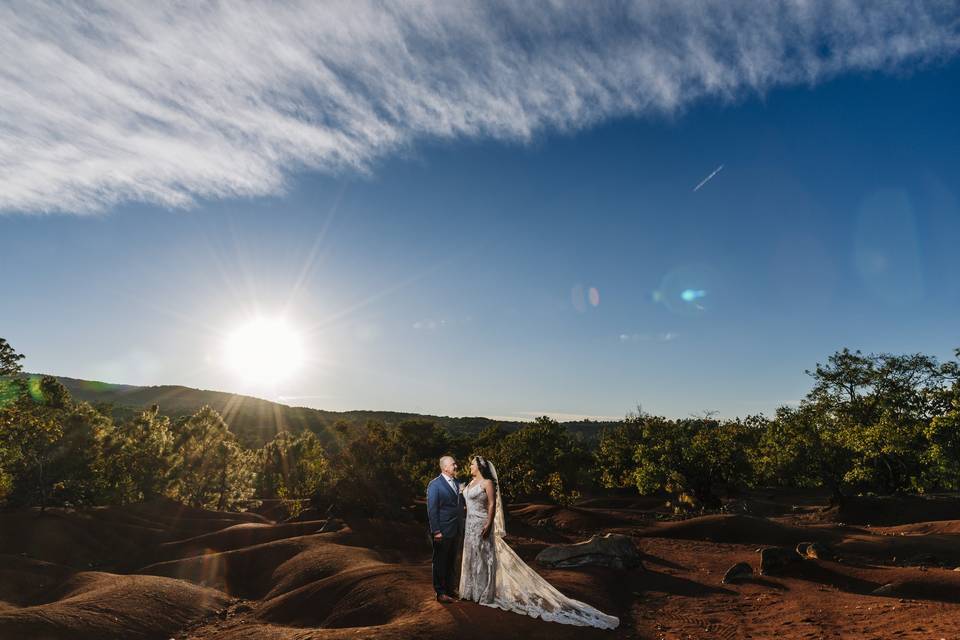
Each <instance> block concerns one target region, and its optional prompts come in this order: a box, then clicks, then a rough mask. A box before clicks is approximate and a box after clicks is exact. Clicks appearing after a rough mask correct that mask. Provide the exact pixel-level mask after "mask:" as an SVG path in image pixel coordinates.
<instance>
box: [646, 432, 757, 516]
mask: <svg viewBox="0 0 960 640" xmlns="http://www.w3.org/2000/svg"><path fill="white" fill-rule="evenodd" d="M759 421H760V420H759V419H756V418H754V419H750V420H747V421H740V420H735V421H730V422H724V423H720V422H718V421H716V420H712V419H686V420H667V419H665V418H657V417H649V416H648V417H645V418H644V419H643V420H642V423H641V425H642V426H641V428H640V429H639V440H638V442H637V444H636V448H635V449H634V462H635V463H636V469H635V471H634V480H635V482H636V485H637V489H638V491H640V493H644V494H649V493H653V492H655V491H659V490H661V489H666V490H667V491H669V492H672V493H677V494H691V495H692V496H693V497H694V498H695V499H696V500H697V501H699V502H700V503H701V504H703V505H704V506H707V507H716V506H719V497H718V495H717V491H718V490H719V489H721V488H729V487H743V486H748V485H749V484H750V481H751V480H752V473H751V472H752V468H751V465H750V458H751V450H752V449H753V448H754V447H755V446H756V442H757V440H758V438H759V435H760V429H759V428H758V425H757V423H758V422H759Z"/></svg>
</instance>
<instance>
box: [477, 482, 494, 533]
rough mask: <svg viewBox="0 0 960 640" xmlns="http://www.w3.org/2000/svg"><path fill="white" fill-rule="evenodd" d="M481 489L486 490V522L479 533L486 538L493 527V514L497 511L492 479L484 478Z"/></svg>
mask: <svg viewBox="0 0 960 640" xmlns="http://www.w3.org/2000/svg"><path fill="white" fill-rule="evenodd" d="M483 490H484V491H486V492H487V505H488V506H487V523H486V524H485V525H483V531H481V532H480V535H481V536H483V537H484V538H486V537H487V535H488V534H489V533H490V529H491V528H492V527H493V516H494V514H495V513H496V512H497V492H496V490H495V489H494V488H493V480H484V481H483Z"/></svg>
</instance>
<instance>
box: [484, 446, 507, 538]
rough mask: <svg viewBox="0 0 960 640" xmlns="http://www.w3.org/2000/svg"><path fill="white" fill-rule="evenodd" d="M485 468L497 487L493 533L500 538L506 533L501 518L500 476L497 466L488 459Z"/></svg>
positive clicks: (504, 523)
mask: <svg viewBox="0 0 960 640" xmlns="http://www.w3.org/2000/svg"><path fill="white" fill-rule="evenodd" d="M486 462H487V468H488V469H490V475H492V476H493V484H494V486H495V487H496V488H497V512H496V513H495V514H494V515H493V534H494V535H495V536H497V537H498V538H502V537H503V536H505V535H506V534H507V526H506V522H505V521H504V518H503V500H501V499H500V478H499V476H497V468H496V467H495V466H493V463H492V462H490V461H489V460H487V461H486Z"/></svg>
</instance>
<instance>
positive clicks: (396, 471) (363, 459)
mask: <svg viewBox="0 0 960 640" xmlns="http://www.w3.org/2000/svg"><path fill="white" fill-rule="evenodd" d="M341 431H342V432H343V433H344V434H346V433H347V431H348V429H347V428H344V429H342V430H341ZM357 431H358V432H359V433H357V434H356V435H355V436H354V437H353V438H351V439H346V438H345V437H344V438H342V440H341V447H340V450H339V452H338V453H337V454H336V455H335V456H334V457H333V458H332V459H331V461H330V483H329V484H327V485H325V486H323V487H322V488H321V490H320V491H318V492H317V494H315V496H314V499H313V502H314V504H315V505H316V506H317V507H318V508H324V507H326V506H328V505H331V504H333V505H334V506H335V508H336V509H337V510H338V511H343V512H357V513H363V514H366V515H373V516H380V517H403V516H404V514H405V513H406V511H405V510H404V509H405V507H407V506H408V505H410V504H412V503H413V501H414V498H415V497H416V496H418V495H420V491H419V488H418V486H417V484H415V483H414V482H412V481H411V474H410V473H409V472H408V471H406V470H405V469H403V466H402V460H403V459H404V453H405V446H404V443H403V442H401V440H400V437H399V432H398V431H397V429H396V428H392V427H388V426H387V425H385V424H383V423H382V422H376V421H370V422H368V423H367V424H366V425H365V426H364V427H362V428H360V429H358V430H357Z"/></svg>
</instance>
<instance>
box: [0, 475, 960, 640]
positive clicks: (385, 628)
mask: <svg viewBox="0 0 960 640" xmlns="http://www.w3.org/2000/svg"><path fill="white" fill-rule="evenodd" d="M825 502H826V501H825V500H823V499H822V497H821V496H816V495H811V494H797V493H793V494H791V493H786V492H778V493H772V494H757V495H753V496H749V497H747V498H744V499H741V500H738V501H736V502H733V503H731V504H730V505H729V507H730V509H731V510H732V511H735V512H736V513H725V514H719V515H709V516H703V517H698V518H690V519H686V520H671V519H669V518H666V517H665V510H664V509H663V508H662V506H661V505H662V500H659V499H648V498H638V497H616V496H609V497H600V498H593V499H590V500H585V501H583V502H582V503H580V504H579V505H577V507H574V508H563V507H557V506H550V505H542V504H517V505H511V507H510V516H509V522H508V530H509V531H510V532H511V534H510V536H509V537H508V542H510V544H511V545H512V546H513V547H514V548H515V549H517V551H518V553H520V555H521V556H522V557H524V558H525V559H526V560H527V561H528V562H530V563H531V565H532V566H534V567H536V568H537V570H538V571H540V572H541V573H542V574H543V575H544V576H545V577H546V578H547V579H548V580H550V581H551V582H552V583H553V584H554V585H556V586H557V588H559V589H560V590H561V591H563V592H564V593H566V594H568V595H570V596H573V597H575V598H577V599H579V600H583V601H585V602H588V603H590V604H592V605H594V606H596V607H597V608H599V609H601V610H602V611H604V612H607V613H611V614H613V615H616V616H619V617H620V620H621V625H620V628H619V629H617V630H615V631H600V630H584V629H582V628H577V627H570V626H565V625H558V624H554V623H547V622H543V621H540V620H536V619H532V618H527V617H524V616H520V615H517V614H512V613H507V612H504V611H500V610H497V609H490V608H487V607H481V606H479V605H475V604H472V603H464V602H458V603H455V604H452V605H441V604H439V603H437V602H436V601H435V600H434V599H433V593H432V588H431V580H430V558H429V552H430V548H429V543H428V540H427V537H426V534H425V526H424V525H423V524H422V523H418V522H411V523H394V522H385V521H379V520H371V519H362V518H350V517H347V518H345V521H344V522H340V523H337V524H339V525H341V526H342V528H340V529H339V530H337V531H328V532H321V529H322V528H323V526H324V524H325V522H324V521H320V520H314V521H310V520H307V521H301V522H289V523H282V522H281V523H277V522H274V521H273V520H268V519H267V517H264V516H263V515H257V514H252V513H247V514H225V513H214V512H207V511H202V510H196V509H186V508H183V507H180V506H178V505H176V504H173V503H170V502H155V503H151V504H146V505H134V506H129V507H124V508H99V509H88V510H82V511H67V510H47V511H46V512H43V513H41V512H39V511H33V510H28V511H8V512H4V513H0V551H2V554H0V639H3V640H5V639H7V638H11V639H13V638H17V639H20V638H44V639H48V638H49V639H58V638H64V639H67V638H70V639H75V638H79V639H86V638H89V639H91V640H92V639H94V638H96V639H98V640H99V639H111V638H116V639H120V638H124V639H126V638H135V639H140V638H142V639H148V638H156V639H157V640H166V639H167V638H177V639H188V638H198V639H199V638H202V639H206V640H228V639H229V640H234V639H240V638H249V639H251V640H252V639H254V638H256V639H263V638H279V639H282V640H288V639H289V640H293V639H297V640H306V639H311V638H317V639H320V638H397V639H401V638H403V639H407V638H421V637H430V638H437V639H442V638H458V639H460V638H483V639H484V640H489V639H490V638H514V637H518V638H549V639H550V640H564V639H566V638H570V639H573V638H611V639H612V638H778V639H783V640H789V639H793V638H935V639H936V638H958V637H960V571H954V568H956V567H958V566H960V500H957V499H953V498H940V499H933V500H930V499H924V500H920V499H857V500H853V501H851V502H849V503H848V504H845V505H844V506H843V507H842V508H833V509H826V508H825V507H822V506H821V505H825ZM261 513H263V514H266V515H268V516H271V517H273V518H278V517H280V516H281V515H282V514H281V512H280V511H279V510H278V509H277V508H276V505H266V506H265V507H264V508H263V509H262V510H261ZM757 514H760V515H757ZM331 524H333V523H331ZM603 531H614V532H618V533H623V534H626V535H629V536H632V537H633V538H634V540H635V542H636V545H637V547H638V549H639V551H640V552H641V555H642V557H643V561H644V568H643V569H638V570H633V571H626V570H615V569H605V568H581V569H565V570H547V569H543V568H541V567H537V565H536V564H535V563H534V562H533V558H534V557H535V556H536V554H537V553H538V552H539V551H540V550H541V549H543V548H544V547H545V546H547V545H548V544H552V543H557V542H568V541H570V542H573V541H579V540H582V539H584V538H586V537H588V536H589V535H590V534H591V533H596V532H603ZM805 541H806V542H810V541H817V542H821V543H824V544H826V545H828V546H829V547H830V548H831V549H832V550H833V551H834V553H835V554H836V556H837V559H836V560H818V559H810V560H804V561H801V562H797V563H795V564H793V565H791V566H790V567H788V568H787V569H786V570H784V572H783V573H782V574H780V575H773V576H760V575H756V574H755V575H754V576H753V577H751V578H747V579H745V580H743V581H742V582H740V583H737V584H721V578H722V576H723V574H724V572H725V571H726V570H727V569H728V568H729V567H730V566H731V565H733V564H734V563H736V562H739V561H746V562H749V563H750V564H751V565H753V567H754V568H755V569H756V568H758V566H759V554H758V553H757V551H758V549H760V548H762V547H767V546H785V547H794V546H796V544H797V543H799V542H805ZM878 589H879V590H880V593H879V594H875V593H874V592H875V591H877V590H878Z"/></svg>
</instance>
